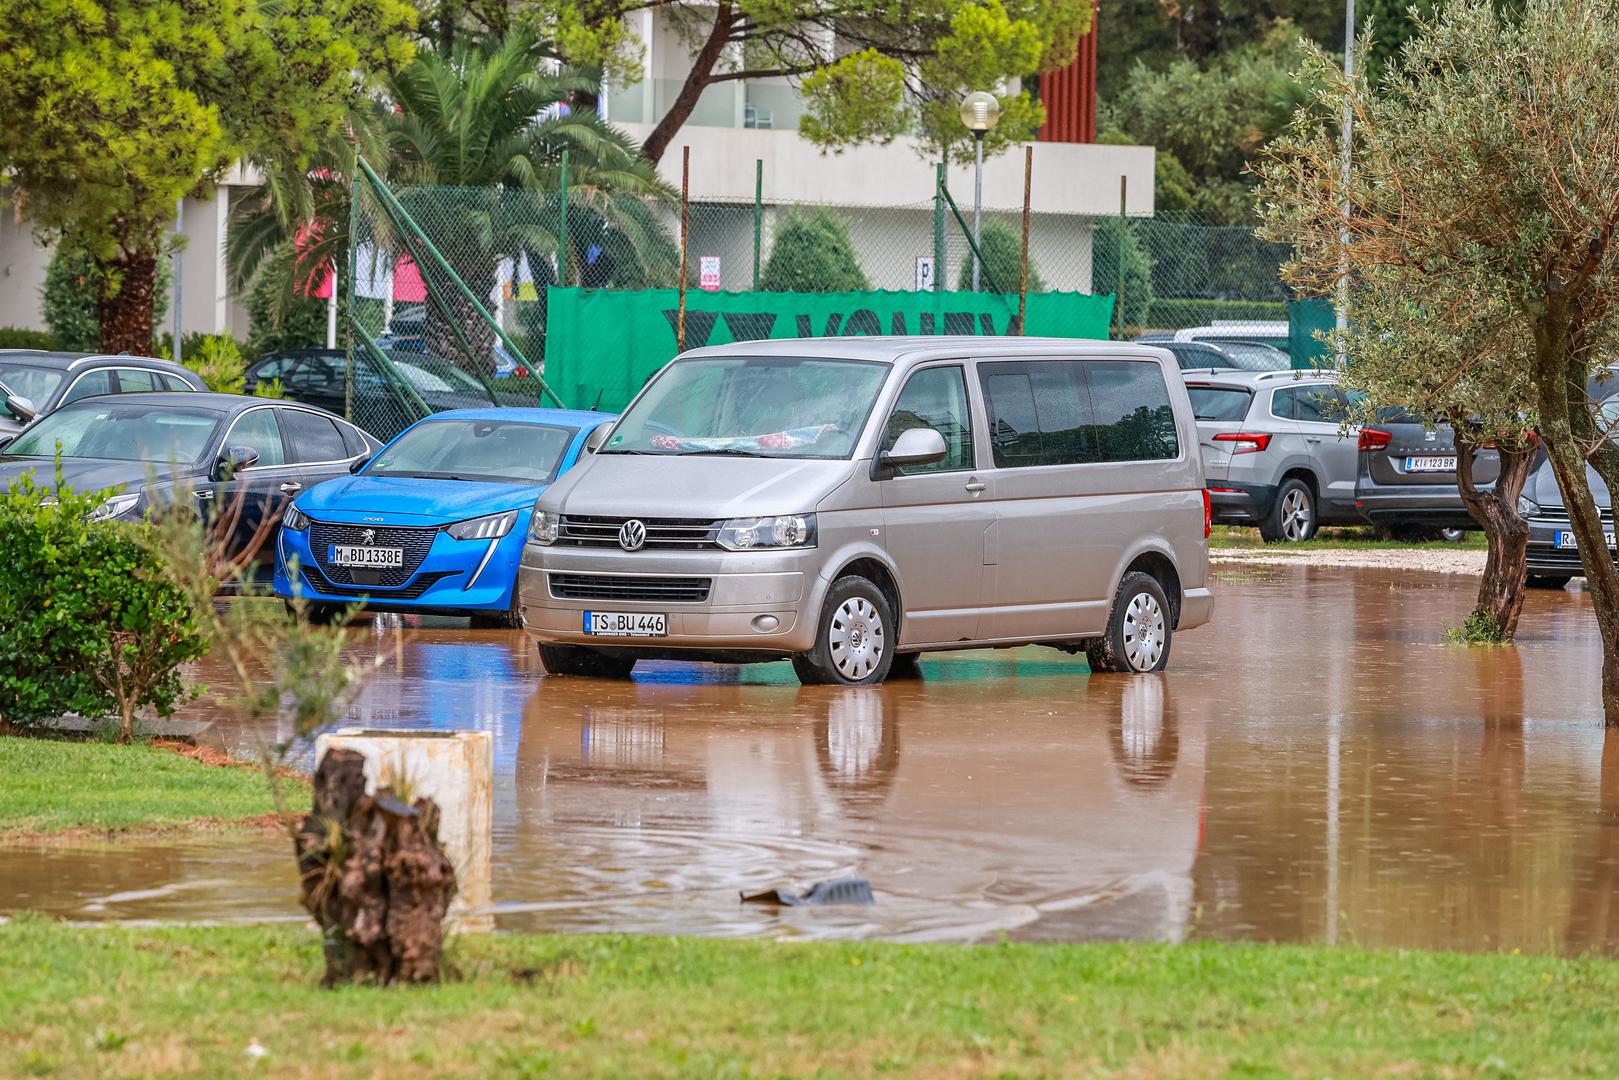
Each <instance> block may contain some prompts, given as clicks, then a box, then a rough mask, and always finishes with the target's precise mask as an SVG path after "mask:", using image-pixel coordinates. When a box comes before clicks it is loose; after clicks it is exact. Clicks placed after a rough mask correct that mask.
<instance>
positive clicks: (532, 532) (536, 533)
mask: <svg viewBox="0 0 1619 1080" xmlns="http://www.w3.org/2000/svg"><path fill="white" fill-rule="evenodd" d="M561 533H562V515H561V514H553V513H551V512H549V511H547V510H541V509H540V508H539V507H535V508H534V517H533V519H532V520H531V521H530V522H529V524H528V538H529V539H530V540H532V541H534V542H535V543H536V544H554V543H556V542H557V537H558V536H559V535H561Z"/></svg>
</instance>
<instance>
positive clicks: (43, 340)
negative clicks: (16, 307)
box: [0, 326, 62, 352]
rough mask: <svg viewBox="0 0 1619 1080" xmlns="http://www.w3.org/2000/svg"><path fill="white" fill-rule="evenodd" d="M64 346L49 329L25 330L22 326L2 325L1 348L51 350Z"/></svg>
mask: <svg viewBox="0 0 1619 1080" xmlns="http://www.w3.org/2000/svg"><path fill="white" fill-rule="evenodd" d="M61 347H62V343H61V341H59V340H58V339H57V337H56V335H55V334H53V333H51V332H50V331H49V330H24V329H23V328H22V327H20V326H0V349H42V350H44V351H46V352H51V351H54V350H57V349H60V348H61Z"/></svg>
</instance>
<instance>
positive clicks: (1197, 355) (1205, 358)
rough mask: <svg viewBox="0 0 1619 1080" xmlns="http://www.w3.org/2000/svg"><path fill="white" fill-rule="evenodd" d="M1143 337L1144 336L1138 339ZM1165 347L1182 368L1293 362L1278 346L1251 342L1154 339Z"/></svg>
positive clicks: (1282, 367) (1250, 367)
mask: <svg viewBox="0 0 1619 1080" xmlns="http://www.w3.org/2000/svg"><path fill="white" fill-rule="evenodd" d="M1138 340H1145V339H1138ZM1151 344H1154V345H1156V346H1157V347H1158V348H1160V349H1167V350H1169V352H1170V354H1171V355H1173V356H1174V357H1175V360H1176V362H1177V363H1179V364H1180V368H1181V370H1182V371H1221V370H1237V371H1286V370H1288V369H1289V368H1291V367H1292V366H1293V361H1292V360H1291V359H1290V358H1289V357H1288V355H1287V353H1285V352H1283V351H1282V350H1281V349H1277V348H1273V347H1272V346H1270V345H1264V344H1261V343H1259V342H1255V341H1222V342H1219V343H1218V344H1216V343H1214V342H1212V341H1154V342H1151Z"/></svg>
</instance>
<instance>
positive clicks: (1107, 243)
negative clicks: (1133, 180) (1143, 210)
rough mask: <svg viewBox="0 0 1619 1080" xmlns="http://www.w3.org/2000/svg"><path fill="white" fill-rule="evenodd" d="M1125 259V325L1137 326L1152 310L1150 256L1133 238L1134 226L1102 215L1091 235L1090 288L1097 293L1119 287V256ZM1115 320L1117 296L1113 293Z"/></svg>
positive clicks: (1101, 293) (1113, 290)
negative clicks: (1121, 252) (1121, 254)
mask: <svg viewBox="0 0 1619 1080" xmlns="http://www.w3.org/2000/svg"><path fill="white" fill-rule="evenodd" d="M1121 243H1122V249H1123V259H1124V325H1125V327H1126V328H1129V327H1139V326H1141V325H1143V324H1144V323H1145V322H1146V320H1147V313H1148V312H1149V311H1151V310H1152V259H1151V258H1150V257H1149V256H1148V255H1147V252H1146V249H1145V248H1143V247H1142V245H1141V242H1140V241H1139V240H1137V239H1136V234H1135V227H1134V226H1133V225H1132V224H1131V223H1130V222H1129V221H1128V220H1124V221H1121V220H1120V219H1118V218H1103V219H1101V220H1100V221H1098V222H1097V223H1096V231H1095V232H1094V233H1092V235H1091V292H1093V293H1095V294H1096V295H1098V296H1102V295H1106V294H1108V293H1115V294H1116V293H1117V292H1118V290H1119V258H1120V249H1121ZM1114 304H1115V314H1114V319H1115V321H1116V320H1117V318H1118V315H1117V307H1116V305H1117V304H1118V297H1117V296H1115V297H1114Z"/></svg>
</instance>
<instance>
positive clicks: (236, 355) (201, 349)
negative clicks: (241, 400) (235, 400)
mask: <svg viewBox="0 0 1619 1080" xmlns="http://www.w3.org/2000/svg"><path fill="white" fill-rule="evenodd" d="M180 359H181V360H183V361H184V362H185V366H186V367H188V368H190V369H191V370H192V371H194V372H196V373H197V375H198V376H200V377H201V379H202V382H203V385H204V386H206V387H208V389H210V390H212V391H213V392H214V393H216V394H240V393H241V392H242V387H243V386H244V385H246V383H247V379H246V377H245V374H244V372H245V370H246V367H247V365H246V363H244V362H243V360H242V350H241V347H240V346H238V345H237V344H236V339H235V338H233V337H231V336H230V335H229V334H209V335H207V336H206V337H204V338H203V339H202V340H201V341H200V342H198V343H197V347H196V348H195V349H194V350H193V349H187V350H185V351H184V352H182V353H181V354H180Z"/></svg>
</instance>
